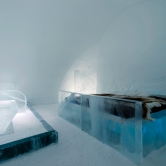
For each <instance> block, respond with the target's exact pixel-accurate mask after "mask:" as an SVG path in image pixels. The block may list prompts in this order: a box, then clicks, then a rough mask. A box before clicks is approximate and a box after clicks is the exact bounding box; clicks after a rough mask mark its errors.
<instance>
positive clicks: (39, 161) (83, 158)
mask: <svg viewBox="0 0 166 166" xmlns="http://www.w3.org/2000/svg"><path fill="white" fill-rule="evenodd" d="M33 108H34V109H35V110H36V111H38V113H39V114H40V115H41V116H42V117H43V118H44V119H45V120H46V121H47V122H48V123H49V124H50V125H51V126H52V127H53V128H54V129H55V130H57V131H58V134H59V141H58V143H56V144H51V145H49V146H48V147H45V148H43V149H40V150H38V151H35V152H32V153H28V154H24V155H22V156H18V157H16V158H13V159H11V160H8V161H5V162H4V163H2V164H1V165H2V166H135V164H134V163H132V162H131V161H129V160H128V159H127V158H125V157H123V156H122V155H121V154H119V153H118V152H117V151H115V150H114V149H112V148H111V147H109V146H107V145H105V144H103V143H101V142H100V141H98V140H96V139H95V138H93V137H91V136H89V135H88V134H86V133H85V132H83V131H81V130H80V129H78V128H77V127H75V126H73V125H72V124H70V123H68V122H67V121H65V120H64V119H62V118H61V117H59V116H58V106H57V105H38V106H33ZM141 165H142V166H159V165H160V166H165V165H166V147H163V148H161V149H160V150H159V151H157V152H153V153H152V154H151V155H149V156H148V157H147V158H146V159H145V161H144V162H143V163H142V164H141Z"/></svg>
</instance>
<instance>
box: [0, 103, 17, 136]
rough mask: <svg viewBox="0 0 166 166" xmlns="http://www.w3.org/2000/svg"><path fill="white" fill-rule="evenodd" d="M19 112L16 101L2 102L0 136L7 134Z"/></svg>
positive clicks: (0, 108)
mask: <svg viewBox="0 0 166 166" xmlns="http://www.w3.org/2000/svg"><path fill="white" fill-rule="evenodd" d="M17 111H18V105H17V103H16V101H15V100H1V101H0V134H4V133H5V131H6V129H7V127H8V126H9V124H10V123H11V122H12V119H13V118H14V116H15V115H16V114H17Z"/></svg>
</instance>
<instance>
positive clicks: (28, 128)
mask: <svg viewBox="0 0 166 166" xmlns="http://www.w3.org/2000/svg"><path fill="white" fill-rule="evenodd" d="M9 128H10V129H9ZM9 128H8V132H6V133H4V135H0V163H1V162H3V161H5V160H7V159H10V158H13V157H16V156H18V155H21V154H24V153H27V152H32V151H36V150H38V149H40V148H43V147H45V146H47V145H49V144H51V143H56V142H57V141H58V132H57V131H55V130H54V129H53V128H52V127H51V126H50V125H49V124H48V123H47V122H46V121H45V120H44V119H43V118H42V117H41V116H40V115H39V114H38V113H37V112H36V111H35V110H34V109H33V108H31V107H29V108H27V110H26V112H25V113H21V114H17V115H16V116H15V117H14V119H13V120H12V125H10V126H9ZM10 131H12V132H10Z"/></svg>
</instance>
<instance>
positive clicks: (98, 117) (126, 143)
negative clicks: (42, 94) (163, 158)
mask: <svg viewBox="0 0 166 166" xmlns="http://www.w3.org/2000/svg"><path fill="white" fill-rule="evenodd" d="M127 112H130V115H129V117H128V118H126V115H127ZM59 116H61V117H62V118H64V119H66V120H67V121H68V122H70V123H72V124H74V125H75V126H77V127H79V128H80V129H81V130H83V131H84V132H86V133H88V134H89V135H91V136H93V137H95V138H97V139H98V140H100V141H101V142H103V143H105V144H107V145H109V146H111V147H113V148H114V149H116V150H117V151H119V152H120V153H121V154H122V155H124V156H126V157H127V158H129V159H130V160H131V161H133V162H134V163H136V164H139V163H140V162H141V161H143V159H144V158H145V157H147V155H148V154H150V153H151V152H152V151H153V150H157V149H159V148H160V147H162V146H164V145H165V144H166V134H165V133H166V110H163V111H160V112H157V113H153V114H152V117H153V118H155V119H156V121H147V120H144V119H142V103H141V102H140V101H134V100H126V99H120V98H113V97H106V96H96V95H86V94H81V93H74V92H67V91H59Z"/></svg>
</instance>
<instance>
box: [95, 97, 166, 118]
mask: <svg viewBox="0 0 166 166" xmlns="http://www.w3.org/2000/svg"><path fill="white" fill-rule="evenodd" d="M94 95H99V96H107V97H114V98H121V99H129V100H137V101H141V102H142V117H143V118H144V119H147V120H155V119H153V118H152V117H151V113H154V112H158V111H161V110H163V109H166V98H164V97H157V96H127V95H116V94H94Z"/></svg>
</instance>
